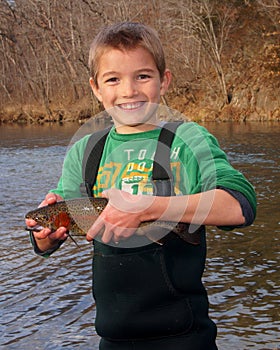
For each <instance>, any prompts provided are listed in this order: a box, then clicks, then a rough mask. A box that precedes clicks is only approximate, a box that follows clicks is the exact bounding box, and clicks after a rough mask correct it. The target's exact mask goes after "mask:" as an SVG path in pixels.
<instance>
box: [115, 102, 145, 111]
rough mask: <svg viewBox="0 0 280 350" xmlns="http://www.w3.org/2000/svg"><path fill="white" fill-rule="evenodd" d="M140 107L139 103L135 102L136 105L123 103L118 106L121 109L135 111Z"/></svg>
mask: <svg viewBox="0 0 280 350" xmlns="http://www.w3.org/2000/svg"><path fill="white" fill-rule="evenodd" d="M140 106H141V103H140V102H136V103H123V104H121V105H120V107H121V108H123V109H135V108H138V107H140Z"/></svg>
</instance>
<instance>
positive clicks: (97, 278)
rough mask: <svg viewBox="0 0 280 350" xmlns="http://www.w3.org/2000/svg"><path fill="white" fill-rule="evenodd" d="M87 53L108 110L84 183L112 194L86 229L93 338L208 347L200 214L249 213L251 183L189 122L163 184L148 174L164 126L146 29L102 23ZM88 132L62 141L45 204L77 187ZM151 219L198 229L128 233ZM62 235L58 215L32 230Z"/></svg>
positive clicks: (128, 344)
mask: <svg viewBox="0 0 280 350" xmlns="http://www.w3.org/2000/svg"><path fill="white" fill-rule="evenodd" d="M89 64H90V73H91V78H90V85H91V87H92V90H93V92H94V94H95V96H96V97H97V98H98V100H99V101H100V102H102V104H103V106H104V108H105V110H106V111H107V112H108V113H109V114H110V115H111V117H112V118H113V121H114V128H112V129H111V131H110V132H109V135H108V137H107V139H106V143H105V146H104V148H103V153H102V158H101V161H100V164H99V170H98V175H97V178H96V182H95V184H94V186H93V188H91V193H89V195H94V196H101V195H103V196H106V197H107V198H108V199H109V202H108V205H107V206H106V208H105V209H104V211H103V213H102V214H101V215H100V216H99V217H98V219H97V220H96V221H95V222H94V224H93V225H92V227H91V228H90V229H89V231H88V232H87V240H88V241H93V240H94V258H93V296H94V298H95V300H96V330H97V332H98V334H99V335H100V336H101V342H100V349H104V350H109V349H121V350H125V349H131V350H132V349H141V350H144V349H145V350H149V349H161V350H167V349H168V350H169V349H170V350H171V349H172V350H183V349H184V350H214V349H217V347H216V344H215V338H216V326H215V325H214V323H213V322H212V321H211V320H210V318H209V317H208V299H207V294H206V291H205V289H204V287H203V285H202V282H201V276H202V273H203V270H204V266H205V255H206V243H205V242H206V240H205V226H204V225H216V226H225V229H230V228H232V227H236V226H246V225H250V224H251V223H252V222H253V220H254V217H255V213H256V198H255V193H254V190H253V188H252V186H251V185H250V183H249V182H248V181H247V180H246V179H245V178H244V176H243V175H242V174H241V173H239V172H238V171H236V170H235V169H233V168H232V167H231V166H230V164H229V163H228V161H227V159H226V156H225V154H224V152H223V151H222V150H221V149H220V148H219V146H218V143H217V142H216V140H215V139H214V137H213V136H212V135H210V134H209V133H208V132H207V131H206V130H205V129H204V128H202V127H200V126H198V125H197V124H195V123H183V124H181V125H179V126H178V127H177V130H176V134H175V136H174V140H173V142H172V145H171V149H170V160H169V159H168V166H170V167H171V169H172V170H171V173H172V174H171V180H172V181H171V188H169V187H168V186H166V181H161V179H157V180H156V181H154V180H153V176H154V174H153V170H154V168H155V167H156V164H155V163H153V161H154V157H155V154H157V153H158V151H157V150H156V148H157V145H158V143H159V142H158V138H159V137H160V136H159V135H160V133H161V131H162V129H163V128H162V127H164V125H163V124H162V123H160V122H159V121H158V120H157V114H158V104H159V102H160V98H161V96H162V95H164V94H165V92H166V91H167V89H168V86H169V84H170V81H171V73H170V71H169V70H168V69H166V67H165V60H164V53H163V49H162V46H161V43H160V41H159V39H158V36H157V34H156V33H155V32H154V30H153V29H151V28H149V27H147V26H145V25H142V24H140V23H131V22H124V23H119V24H115V25H112V26H110V27H106V28H104V29H102V30H101V32H100V33H99V34H98V35H97V37H96V38H95V40H94V42H93V44H92V46H91V49H90V58H89ZM88 138H89V137H88V136H87V137H84V138H83V139H81V140H80V141H78V142H77V143H76V144H75V145H74V146H73V147H72V148H71V149H70V151H69V152H68V155H67V157H66V159H65V162H64V166H63V172H62V177H61V179H60V181H59V184H58V187H57V188H56V189H55V190H53V191H52V192H51V193H49V194H47V196H46V198H45V200H44V201H43V202H42V204H51V203H54V202H56V201H58V200H61V199H67V198H74V197H80V196H81V193H80V184H81V183H83V176H82V173H83V169H82V159H83V155H84V152H85V148H86V144H87V141H88ZM167 172H168V170H167ZM168 184H170V181H169V180H167V185H168ZM158 219H160V220H166V221H173V222H174V225H175V224H176V223H177V222H182V223H185V224H186V227H188V229H186V230H189V232H191V233H192V232H193V234H195V235H196V237H199V241H198V242H196V244H193V242H192V241H191V240H189V241H188V239H186V240H183V239H182V238H180V237H179V236H177V235H175V234H174V233H172V232H170V233H169V234H168V235H166V236H164V235H163V236H164V237H163V239H161V240H160V244H157V243H152V242H151V241H149V242H148V243H147V242H146V241H145V243H143V244H141V243H140V244H138V243H135V242H138V237H136V238H135V236H136V235H135V231H136V228H137V227H138V226H139V225H140V223H141V222H143V221H154V220H158ZM187 224H191V225H190V226H187ZM27 225H28V226H31V225H35V222H33V221H28V222H27ZM194 231H195V232H194ZM66 238H67V231H66V228H64V227H60V228H59V229H58V230H57V231H56V232H51V231H50V230H49V229H47V228H46V229H43V230H42V231H40V232H37V233H36V232H34V233H33V236H32V237H31V239H32V242H33V244H34V247H35V251H36V252H37V253H38V254H40V255H43V256H44V255H46V256H48V255H50V254H51V253H52V252H53V251H55V250H56V249H57V248H58V247H59V246H60V245H61V244H62V243H63V242H64V240H65V239H66ZM139 239H141V237H140V238H139ZM143 242H144V241H143ZM197 243H199V244H197ZM122 244H124V245H122Z"/></svg>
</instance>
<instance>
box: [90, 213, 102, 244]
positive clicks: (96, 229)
mask: <svg viewBox="0 0 280 350" xmlns="http://www.w3.org/2000/svg"><path fill="white" fill-rule="evenodd" d="M103 228H104V223H103V220H102V219H101V218H100V217H98V218H97V220H96V221H95V222H94V224H93V225H92V226H91V228H90V229H89V230H88V232H87V235H86V239H87V241H89V242H90V241H92V240H93V239H94V238H95V237H96V236H97V235H98V234H99V233H100V232H101V231H102V230H103Z"/></svg>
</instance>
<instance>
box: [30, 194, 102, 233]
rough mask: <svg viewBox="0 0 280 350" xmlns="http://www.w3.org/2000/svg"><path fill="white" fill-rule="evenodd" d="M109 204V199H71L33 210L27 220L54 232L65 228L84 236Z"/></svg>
mask: <svg viewBox="0 0 280 350" xmlns="http://www.w3.org/2000/svg"><path fill="white" fill-rule="evenodd" d="M107 203H108V199H107V198H100V197H98V198H76V199H69V200H66V201H59V202H56V203H54V204H50V205H46V206H43V207H39V208H37V209H34V210H31V211H29V212H28V213H27V214H26V215H25V219H32V220H35V221H36V222H37V224H38V225H40V226H42V227H48V228H49V229H51V230H52V231H55V230H57V229H58V227H60V226H64V227H66V228H67V229H68V230H69V231H71V232H72V235H75V236H84V235H86V232H87V231H88V229H89V228H90V227H91V226H92V224H93V223H94V221H95V220H96V219H97V217H98V216H99V215H100V214H101V212H102V211H103V210H104V208H105V207H106V205H107Z"/></svg>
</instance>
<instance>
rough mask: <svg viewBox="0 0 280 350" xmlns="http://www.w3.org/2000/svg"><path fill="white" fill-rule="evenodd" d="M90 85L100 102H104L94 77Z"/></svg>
mask: <svg viewBox="0 0 280 350" xmlns="http://www.w3.org/2000/svg"><path fill="white" fill-rule="evenodd" d="M89 84H90V86H91V90H92V91H93V93H94V95H95V97H96V98H97V99H98V101H99V102H102V94H101V93H100V90H99V88H98V86H97V85H96V84H95V82H94V79H93V78H92V77H91V78H90V79H89Z"/></svg>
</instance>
